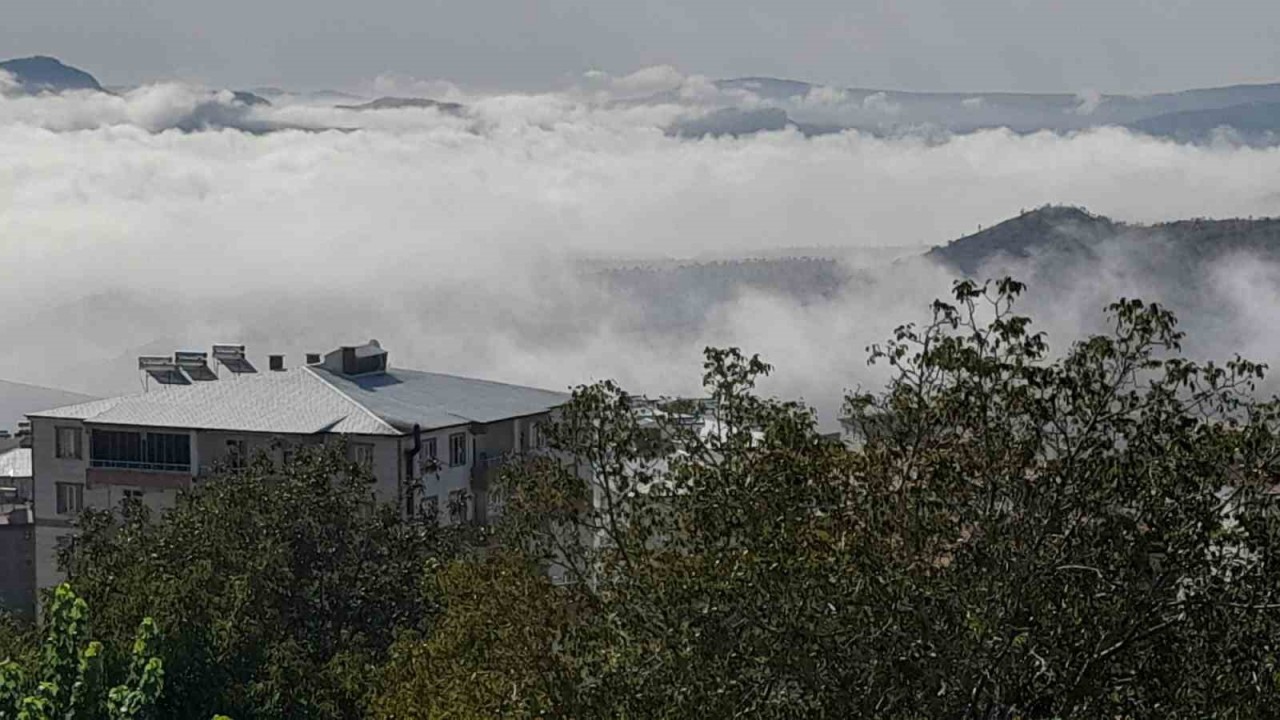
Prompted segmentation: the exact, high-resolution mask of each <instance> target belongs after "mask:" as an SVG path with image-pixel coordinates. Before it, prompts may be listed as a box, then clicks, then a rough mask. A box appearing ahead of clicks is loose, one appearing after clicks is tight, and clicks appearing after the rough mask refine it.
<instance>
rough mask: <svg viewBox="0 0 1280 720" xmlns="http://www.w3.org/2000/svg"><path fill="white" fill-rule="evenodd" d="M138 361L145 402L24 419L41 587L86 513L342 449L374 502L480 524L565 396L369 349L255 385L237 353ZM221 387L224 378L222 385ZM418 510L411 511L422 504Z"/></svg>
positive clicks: (106, 403)
mask: <svg viewBox="0 0 1280 720" xmlns="http://www.w3.org/2000/svg"><path fill="white" fill-rule="evenodd" d="M212 354H213V357H214V362H215V363H216V364H215V365H214V366H210V365H208V364H207V357H208V356H207V355H206V354H205V353H190V352H188V353H176V354H175V355H174V356H172V357H148V358H141V359H140V360H139V368H140V370H141V371H142V372H143V373H145V375H146V378H147V382H148V383H149V385H150V386H149V388H148V390H147V391H145V392H142V393H139V394H136V395H130V396H124V397H116V398H108V399H104V400H96V401H92V402H87V403H80V404H76V405H71V406H67V407H61V408H57V409H54V410H48V411H43V412H38V413H32V414H30V415H29V416H28V417H29V419H30V422H31V438H32V470H33V479H34V501H35V502H34V508H35V526H36V533H35V545H36V547H35V556H36V584H37V586H38V587H40V588H47V587H50V586H52V585H55V584H57V583H58V582H60V581H61V580H62V575H61V573H60V572H59V571H58V569H57V564H56V551H57V547H58V546H59V544H60V543H62V542H65V541H66V539H67V538H69V537H70V536H71V535H72V534H73V533H74V532H75V530H74V528H73V526H72V521H73V520H74V518H75V517H76V515H77V514H78V513H79V512H80V511H81V510H83V509H84V508H87V507H96V508H110V507H114V506H117V505H118V504H119V503H120V502H122V501H123V500H124V499H126V498H130V497H136V498H138V499H139V500H140V501H141V502H143V503H145V504H146V505H148V506H149V507H151V508H153V509H155V510H161V511H162V510H164V509H166V508H169V507H172V506H173V504H174V503H175V502H176V499H177V495H178V493H179V492H180V491H182V490H185V489H188V488H191V487H193V486H194V485H196V484H198V483H200V482H202V481H204V480H205V479H206V478H207V477H209V476H210V475H211V473H212V472H213V470H214V469H216V468H218V467H220V466H222V465H223V464H226V465H231V466H235V465H238V464H241V463H244V462H246V461H247V460H248V459H249V458H250V457H252V456H254V455H255V454H256V453H259V452H262V453H267V454H268V455H269V456H271V457H273V458H275V459H277V460H282V461H283V460H286V459H287V458H288V455H289V454H290V453H292V452H294V451H295V450H296V449H297V448H299V447H302V446H306V445H312V444H320V443H330V442H337V441H339V440H342V439H344V440H345V441H346V442H347V447H348V451H349V452H350V453H351V454H352V459H354V460H357V461H359V462H362V463H365V464H366V465H367V466H368V467H369V468H370V470H371V471H372V474H373V476H374V478H375V485H374V487H375V492H376V494H377V495H378V497H380V498H381V499H383V500H384V501H387V502H396V503H399V504H400V505H401V507H402V508H404V512H413V511H414V508H416V507H422V508H424V509H425V511H426V512H434V513H436V516H437V517H438V518H439V520H440V522H442V523H453V522H464V521H480V522H483V521H485V520H486V519H487V517H488V515H489V513H490V511H491V507H490V496H489V495H490V494H489V485H490V482H491V480H492V476H493V473H494V471H495V470H496V469H497V468H498V467H499V466H501V464H502V463H503V462H506V461H507V460H508V459H509V458H510V457H512V455H513V454H518V453H522V452H525V451H526V450H528V449H529V448H530V447H533V446H535V445H537V444H539V440H538V437H537V433H538V425H539V423H540V422H541V421H543V420H545V419H547V418H548V416H549V414H550V413H551V412H552V411H553V410H554V409H555V408H557V407H558V406H560V405H562V404H563V403H564V402H565V401H567V400H568V396H567V395H566V394H564V393H558V392H551V391H547V390H541V389H538V388H531V387H523V386H517V385H509V384H504V383H498V382H490V381H486V380H478V379H473V378H466V377H459V376H455V375H446V374H442V373H432V372H422V371H417V370H404V369H399V368H392V367H391V366H390V365H389V363H388V354H387V351H386V350H384V349H382V348H381V346H379V344H378V343H377V342H376V341H370V342H369V343H366V344H363V345H353V346H345V347H341V348H338V349H336V350H334V351H333V352H330V353H328V354H327V355H324V356H323V357H321V356H319V355H310V356H308V357H307V360H308V362H307V364H305V365H302V366H299V367H296V368H286V367H285V362H284V358H283V357H281V356H271V360H270V369H269V370H267V371H265V372H258V371H257V369H256V368H254V367H253V366H252V365H251V364H250V363H249V362H248V361H247V360H246V359H245V355H244V348H243V347H242V346H227V345H221V346H214V348H213V353H212ZM224 375H225V377H223V376H224ZM419 501H420V504H419Z"/></svg>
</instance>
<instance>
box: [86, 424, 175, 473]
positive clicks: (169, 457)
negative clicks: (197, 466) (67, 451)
mask: <svg viewBox="0 0 1280 720" xmlns="http://www.w3.org/2000/svg"><path fill="white" fill-rule="evenodd" d="M89 464H90V465H92V466H93V467H106V468H112V467H114V468H133V469H138V470H168V471H173V472H187V471H190V470H191V437H190V436H189V435H186V434H185V433H145V434H143V433H136V432H124V431H118V430H94V431H93V434H92V435H91V436H90V438H89Z"/></svg>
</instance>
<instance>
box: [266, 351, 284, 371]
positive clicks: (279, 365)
mask: <svg viewBox="0 0 1280 720" xmlns="http://www.w3.org/2000/svg"><path fill="white" fill-rule="evenodd" d="M267 364H268V366H269V367H270V368H271V369H272V370H274V371H276V372H280V371H281V370H284V356H283V355H268V356H267Z"/></svg>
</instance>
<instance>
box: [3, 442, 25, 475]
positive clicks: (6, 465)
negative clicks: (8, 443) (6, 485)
mask: <svg viewBox="0 0 1280 720" xmlns="http://www.w3.org/2000/svg"><path fill="white" fill-rule="evenodd" d="M29 477H31V448H14V449H13V450H10V451H9V452H6V453H0V478H29Z"/></svg>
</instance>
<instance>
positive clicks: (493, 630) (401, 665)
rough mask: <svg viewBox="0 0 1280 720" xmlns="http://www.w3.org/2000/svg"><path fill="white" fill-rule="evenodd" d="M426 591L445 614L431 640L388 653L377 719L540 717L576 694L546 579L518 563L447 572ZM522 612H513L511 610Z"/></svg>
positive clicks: (497, 556) (414, 637)
mask: <svg viewBox="0 0 1280 720" xmlns="http://www.w3.org/2000/svg"><path fill="white" fill-rule="evenodd" d="M430 577H431V578H432V580H431V583H430V586H429V588H428V590H427V591H428V592H429V594H430V596H431V597H432V598H438V599H439V602H440V604H441V607H442V614H441V618H440V621H439V623H438V624H437V625H436V626H435V627H434V628H433V629H432V631H431V633H430V634H429V635H427V636H425V637H424V636H422V635H421V634H419V633H407V634H405V635H404V636H403V637H402V638H401V639H400V640H399V641H398V642H397V643H396V645H395V646H393V648H392V653H391V661H390V663H389V664H388V665H387V667H386V668H385V670H384V672H383V675H382V678H381V687H382V692H381V693H380V694H379V696H378V698H377V701H376V702H375V704H374V707H373V711H374V712H373V713H372V714H374V715H375V716H376V717H381V718H388V719H391V718H397V719H399V720H408V719H411V718H441V717H461V718H488V717H543V716H547V715H549V714H553V713H554V712H555V711H556V706H555V704H554V701H555V700H556V699H557V698H558V697H560V696H561V695H563V694H564V692H565V691H567V690H568V689H569V688H571V687H572V683H571V680H570V678H569V677H568V676H567V669H568V668H567V666H566V665H565V664H564V663H563V662H561V659H560V656H559V654H558V653H557V642H558V640H559V639H560V638H561V637H562V635H563V628H564V627H565V625H566V624H567V623H568V621H569V618H568V614H567V608H566V607H565V606H564V605H563V604H562V598H561V597H559V596H558V594H557V593H556V591H555V588H553V587H552V586H551V585H550V583H549V581H548V580H547V578H546V577H545V576H544V575H542V574H541V573H538V572H537V571H536V570H535V569H533V568H531V567H530V566H529V565H527V564H526V563H525V562H523V559H522V558H520V557H519V556H517V555H513V554H509V553H505V552H501V551H498V552H495V553H492V554H489V555H487V556H485V557H483V558H473V559H470V560H459V561H455V562H453V563H451V564H450V565H449V566H448V567H447V568H444V569H443V571H442V572H440V573H438V574H431V575H430ZM515 608H519V612H515V611H514V609H515Z"/></svg>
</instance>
